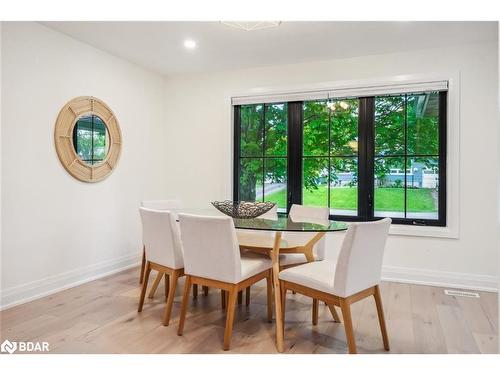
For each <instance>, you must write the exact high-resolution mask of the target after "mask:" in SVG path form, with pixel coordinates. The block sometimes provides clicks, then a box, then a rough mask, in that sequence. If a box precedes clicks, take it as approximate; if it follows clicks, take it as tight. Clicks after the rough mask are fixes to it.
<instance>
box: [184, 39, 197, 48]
mask: <svg viewBox="0 0 500 375" xmlns="http://www.w3.org/2000/svg"><path fill="white" fill-rule="evenodd" d="M184 47H186V48H187V49H195V48H196V42H195V41H194V40H192V39H186V40H185V41H184Z"/></svg>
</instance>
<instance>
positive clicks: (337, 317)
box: [326, 303, 340, 323]
mask: <svg viewBox="0 0 500 375" xmlns="http://www.w3.org/2000/svg"><path fill="white" fill-rule="evenodd" d="M326 306H328V308H329V309H330V313H331V314H332V318H333V321H334V322H335V323H340V318H339V314H337V310H335V306H334V305H329V304H327V303H326Z"/></svg>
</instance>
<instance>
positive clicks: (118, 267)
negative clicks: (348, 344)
mask: <svg viewBox="0 0 500 375" xmlns="http://www.w3.org/2000/svg"><path fill="white" fill-rule="evenodd" d="M139 261H140V256H139V255H138V254H132V255H128V256H124V257H121V258H118V259H113V260H109V261H105V262H101V263H97V264H93V265H91V266H88V267H83V268H80V269H77V270H72V271H69V272H65V273H63V274H60V275H56V276H51V277H47V278H45V279H42V280H37V281H34V282H30V283H27V284H23V285H19V286H16V287H13V288H9V289H6V290H4V291H1V292H0V301H1V304H0V311H1V310H5V309H8V308H10V307H14V306H17V305H20V304H23V303H26V302H29V301H33V300H35V299H38V298H42V297H45V296H48V295H50V294H54V293H57V292H60V291H62V290H65V289H69V288H73V287H75V286H78V285H81V284H85V283H87V282H89V281H93V280H97V279H100V278H102V277H105V276H108V275H112V274H114V273H118V272H121V271H124V270H127V269H129V268H132V267H136V266H138V265H139ZM382 279H383V280H385V281H393V282H400V283H407V284H420V285H430V286H439V287H450V288H458V289H471V290H479V291H487V292H497V291H498V281H497V278H496V277H494V276H489V275H476V274H466V273H457V272H444V271H434V270H425V269H418V268H407V267H394V266H384V267H382Z"/></svg>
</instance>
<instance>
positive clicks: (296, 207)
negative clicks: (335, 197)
mask: <svg viewBox="0 0 500 375" xmlns="http://www.w3.org/2000/svg"><path fill="white" fill-rule="evenodd" d="M288 216H289V217H290V218H291V219H292V220H293V221H298V222H300V221H307V219H320V220H328V217H329V216H330V210H329V209H328V207H311V206H302V205H300V204H293V205H292V207H291V208H290V213H289V214H288ZM315 235H316V233H285V234H284V235H283V238H284V239H287V240H290V241H293V243H302V244H304V245H305V244H306V243H307V242H309V241H310V240H311V239H312V238H313V237H314V236H315ZM325 237H326V236H323V238H321V239H320V240H319V241H318V242H316V244H315V245H314V248H313V253H314V259H315V260H323V259H325V253H326V238H325Z"/></svg>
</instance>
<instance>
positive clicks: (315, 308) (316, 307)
mask: <svg viewBox="0 0 500 375" xmlns="http://www.w3.org/2000/svg"><path fill="white" fill-rule="evenodd" d="M312 310H313V311H312V324H313V326H315V325H317V324H318V310H319V301H318V299H317V298H313V306H312Z"/></svg>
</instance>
